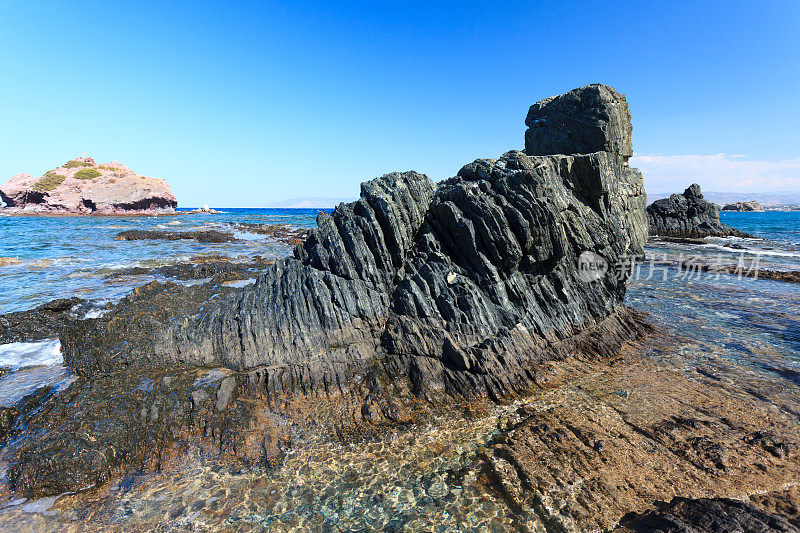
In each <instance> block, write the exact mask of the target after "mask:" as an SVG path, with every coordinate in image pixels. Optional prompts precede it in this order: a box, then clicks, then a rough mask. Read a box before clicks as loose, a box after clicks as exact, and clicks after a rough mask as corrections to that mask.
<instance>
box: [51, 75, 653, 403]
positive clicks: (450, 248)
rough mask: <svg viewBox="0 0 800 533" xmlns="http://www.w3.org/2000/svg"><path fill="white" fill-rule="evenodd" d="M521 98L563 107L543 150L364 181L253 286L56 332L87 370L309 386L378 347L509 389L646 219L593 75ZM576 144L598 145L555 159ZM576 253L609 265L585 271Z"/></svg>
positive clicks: (469, 386)
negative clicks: (594, 273)
mask: <svg viewBox="0 0 800 533" xmlns="http://www.w3.org/2000/svg"><path fill="white" fill-rule="evenodd" d="M534 108H536V110H535V112H534V111H533V108H532V113H534V115H533V116H541V117H549V116H551V115H552V116H553V117H558V118H559V120H558V121H555V120H554V121H551V122H547V123H546V124H547V125H544V126H538V127H537V128H536V135H531V134H530V131H529V135H528V136H527V138H528V140H529V141H530V140H531V139H538V140H537V141H536V142H537V143H538V144H540V145H542V147H543V146H544V144H545V140H546V139H547V138H550V137H555V138H558V139H559V140H558V142H556V141H553V144H554V146H553V149H552V150H550V153H551V154H554V155H538V156H529V155H526V154H524V153H522V152H509V153H507V154H505V155H503V156H502V157H501V158H500V159H498V160H477V161H475V162H474V163H471V164H469V165H467V166H465V167H464V168H463V169H461V171H460V172H459V173H458V176H456V177H454V178H451V179H449V180H446V181H445V182H443V183H441V184H439V185H438V187H437V186H435V185H434V184H433V183H432V182H431V181H430V180H429V179H428V177H427V176H424V175H422V174H418V173H416V172H405V173H402V174H398V173H395V174H389V175H386V176H383V177H382V178H378V179H376V180H373V181H370V182H367V183H365V184H363V185H362V191H361V198H360V199H359V200H358V201H356V202H354V203H350V204H342V205H340V206H339V207H337V208H336V210H335V211H334V213H333V214H331V215H328V214H321V215H320V216H319V218H318V228H316V229H315V230H313V231H311V232H310V234H309V236H308V238H307V239H306V240H305V241H304V242H303V243H302V244H300V245H299V246H298V247H297V248H296V249H295V252H294V257H291V258H288V259H285V260H282V261H279V262H278V263H277V264H276V265H274V266H273V267H271V268H270V269H268V270H267V271H266V272H265V273H264V274H262V275H261V276H260V277H259V278H258V280H257V282H256V283H255V284H254V286H252V287H250V288H247V289H245V290H243V291H239V292H237V293H235V294H232V295H228V296H226V297H223V298H220V299H219V300H217V301H215V302H210V303H209V304H208V305H206V306H204V307H203V309H202V311H201V312H200V313H199V314H197V315H195V316H186V317H183V318H181V319H180V320H173V321H171V322H170V323H169V324H168V325H163V327H162V326H158V327H155V328H154V329H153V331H150V332H149V334H147V335H142V336H141V338H125V339H120V338H116V337H114V336H113V335H109V334H108V331H109V328H108V327H107V326H108V324H109V323H113V322H114V316H113V313H112V314H110V315H109V316H108V317H106V318H104V319H101V320H98V321H93V322H87V323H84V324H81V325H79V326H77V327H76V328H75V329H74V330H73V331H71V332H69V333H67V334H66V335H65V339H64V346H65V351H66V359H67V361H68V362H69V364H70V365H71V366H73V367H74V368H76V369H77V370H78V371H79V372H80V373H81V374H83V375H92V374H94V373H97V372H110V371H116V370H120V369H124V368H131V367H133V368H152V367H167V366H173V365H186V366H200V365H224V366H226V367H229V368H232V369H236V370H253V369H259V368H261V369H264V371H265V373H266V378H265V379H267V381H269V380H277V381H279V382H280V383H281V384H279V385H278V386H280V387H281V388H283V387H288V388H292V387H296V386H298V385H301V386H302V387H303V388H304V389H308V388H313V387H314V386H315V384H318V383H320V382H323V381H324V382H326V383H337V384H339V386H340V387H341V388H346V386H347V382H348V381H349V379H350V376H351V375H352V374H353V373H354V372H358V371H361V370H362V369H363V368H365V367H366V366H367V365H369V364H371V362H372V361H373V360H374V359H375V356H376V355H380V356H381V358H382V360H384V361H385V364H386V366H387V368H389V369H390V371H391V372H392V373H395V374H405V375H410V376H411V377H412V379H414V380H417V381H420V382H425V383H428V384H433V385H437V386H438V385H443V386H445V387H449V388H451V389H453V390H456V391H458V392H461V393H468V394H469V393H476V392H477V393H482V392H484V391H487V390H488V391H490V392H492V393H497V394H506V393H511V392H513V390H515V389H517V388H520V387H523V386H524V383H525V382H526V381H528V380H529V379H530V377H529V376H527V375H526V372H525V368H526V366H528V365H529V364H530V363H531V362H534V361H538V360H541V359H545V358H552V357H559V356H562V355H566V353H563V352H564V351H566V350H567V347H566V345H564V346H563V347H562V348H561V349H560V348H559V347H560V346H561V344H562V343H564V342H566V341H567V340H568V339H569V338H570V337H572V336H574V335H575V334H577V333H579V332H580V331H581V330H582V329H584V328H586V327H589V326H592V325H593V324H596V323H598V322H599V321H602V320H603V319H605V318H607V317H609V316H611V315H612V314H614V312H615V311H616V310H617V308H618V306H619V305H620V304H621V302H622V299H623V297H624V293H625V285H624V281H620V279H618V276H617V275H616V272H615V271H614V268H613V265H614V264H615V263H617V262H618V261H620V260H624V259H625V258H626V257H627V256H628V255H631V254H641V253H642V251H643V249H642V247H643V244H644V241H645V239H646V231H647V228H646V224H645V217H644V205H645V204H644V201H645V196H644V192H643V188H642V177H641V174H640V173H639V172H638V171H637V170H634V169H630V168H628V167H627V164H626V162H625V160H626V158H627V154H628V151H629V148H626V147H629V146H630V131H631V127H630V122H629V112H628V110H627V104H626V102H625V99H624V97H623V96H622V95H619V94H618V93H616V92H615V91H614V90H613V89H611V88H609V87H606V86H602V85H592V86H588V87H585V88H582V89H578V90H576V91H572V92H570V93H567V94H566V95H564V96H562V97H556V98H549V99H547V100H544V101H542V102H540V103H539V104H537V105H536V106H534ZM567 115H568V116H570V117H573V118H576V120H577V117H579V116H584V115H585V116H586V117H587V119H586V120H585V122H587V123H588V124H589V125H587V126H586V128H585V132H583V133H585V135H578V134H579V133H581V132H578V131H574V128H575V127H577V126H576V125H577V124H578V122H576V123H575V124H572V125H570V126H569V127H570V131H572V133H574V134H575V135H578V136H577V137H575V138H571V137H564V136H563V135H560V132H562V130H563V120H562V116H567ZM530 116H532V115H531V114H529V118H530ZM549 124H555V126H553V128H550V126H549ZM550 129H552V132H550ZM598 132H602V134H601V133H598ZM601 137H602V138H601ZM586 139H591V140H592V142H588V141H586ZM595 141H597V142H595ZM528 144H530V143H528ZM588 149H598V150H599V149H607V150H608V151H594V152H593V153H587V154H582V155H571V156H566V155H555V154H557V152H559V151H564V152H570V153H579V152H581V151H586V150H588ZM538 151H539V152H541V151H543V148H542V149H539V150H538ZM584 251H592V252H594V253H596V254H599V255H600V256H602V257H603V258H605V259H606V260H607V261H608V262H609V263H610V264H611V265H612V268H610V269H609V271H608V272H607V273H606V275H605V276H603V277H602V278H601V279H599V280H596V281H593V282H591V283H588V282H584V281H581V280H580V279H579V278H578V275H577V274H578V271H577V261H578V256H579V255H580V254H581V253H582V252H584ZM122 340H126V341H128V342H121V341H122ZM384 356H388V357H384Z"/></svg>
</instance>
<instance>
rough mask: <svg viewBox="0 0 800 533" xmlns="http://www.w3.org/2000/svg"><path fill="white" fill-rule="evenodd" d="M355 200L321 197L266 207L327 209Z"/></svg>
mask: <svg viewBox="0 0 800 533" xmlns="http://www.w3.org/2000/svg"><path fill="white" fill-rule="evenodd" d="M354 200H355V198H324V197H319V196H313V197H307V198H289V199H288V200H281V201H280V202H271V203H268V204H267V205H265V206H264V207H279V208H282V209H326V208H332V207H336V205H337V204H340V203H342V202H352V201H354Z"/></svg>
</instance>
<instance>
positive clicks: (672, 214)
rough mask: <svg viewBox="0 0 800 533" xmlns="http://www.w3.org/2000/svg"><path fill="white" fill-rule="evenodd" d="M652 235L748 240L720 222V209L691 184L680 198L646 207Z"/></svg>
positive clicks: (744, 235)
mask: <svg viewBox="0 0 800 533" xmlns="http://www.w3.org/2000/svg"><path fill="white" fill-rule="evenodd" d="M647 219H648V222H649V225H650V234H651V235H660V236H664V237H689V238H702V237H728V236H735V237H750V236H751V235H748V234H747V233H745V232H743V231H739V230H737V229H735V228H732V227H730V226H727V225H725V224H723V223H722V222H720V221H719V206H718V205H717V204H714V203H711V202H709V201H708V200H706V199H704V198H703V193H702V191H701V190H700V185H698V184H697V183H693V184H692V185H690V186H689V187H688V188H687V189H686V190H685V191H683V194H673V195H671V196H670V197H669V198H663V199H661V200H656V201H655V202H653V203H652V204H650V205H649V206H647Z"/></svg>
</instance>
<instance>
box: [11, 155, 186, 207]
mask: <svg viewBox="0 0 800 533" xmlns="http://www.w3.org/2000/svg"><path fill="white" fill-rule="evenodd" d="M0 199H1V200H2V201H3V203H4V204H5V207H4V208H2V207H0V212H2V213H7V214H72V215H92V214H94V215H131V214H147V215H150V214H161V213H174V212H175V208H176V207H177V206H178V201H177V200H176V199H175V195H173V194H172V191H171V190H170V188H169V185H168V184H167V182H166V180H164V179H161V178H153V177H147V176H141V175H139V174H137V173H136V172H134V171H133V170H131V169H129V168H128V167H126V166H125V165H123V164H122V163H120V162H118V161H112V162H110V163H103V164H97V163H96V162H95V160H94V159H92V158H91V157H76V158H75V159H73V160H71V161H68V162H66V163H64V164H63V165H61V166H60V167H58V168H56V169H53V170H50V171H49V172H46V173H45V174H44V175H43V176H39V177H33V176H31V175H30V174H24V173H21V174H17V175H15V176H14V177H13V178H11V179H10V180H8V181H7V182H6V183H4V184H3V185H0Z"/></svg>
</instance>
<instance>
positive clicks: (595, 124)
mask: <svg viewBox="0 0 800 533" xmlns="http://www.w3.org/2000/svg"><path fill="white" fill-rule="evenodd" d="M525 125H526V126H528V130H527V131H526V132H525V153H526V154H528V155H548V154H588V153H592V152H610V153H612V154H615V155H617V156H619V157H621V158H622V159H623V161H627V160H628V158H629V157H631V156H632V155H633V144H632V143H631V131H632V130H633V128H632V126H631V112H630V110H629V109H628V102H627V100H626V99H625V95H623V94H620V93H618V92H617V91H615V90H614V89H612V88H611V87H608V86H606V85H602V84H599V83H594V84H592V85H587V86H586V87H581V88H579V89H573V90H571V91H569V92H568V93H566V94H563V95H561V96H551V97H550V98H546V99H544V100H542V101H540V102H537V103H535V104H533V105H532V106H531V108H530V110H529V111H528V116H527V118H526V119H525Z"/></svg>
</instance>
